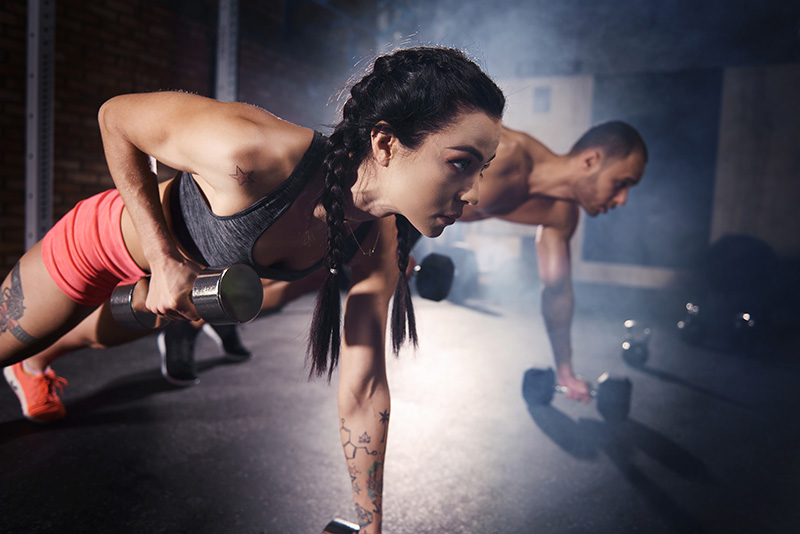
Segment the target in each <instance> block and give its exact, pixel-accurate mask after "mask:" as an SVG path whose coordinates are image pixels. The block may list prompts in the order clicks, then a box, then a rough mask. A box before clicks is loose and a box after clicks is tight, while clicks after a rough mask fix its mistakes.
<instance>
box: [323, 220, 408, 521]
mask: <svg viewBox="0 0 800 534" xmlns="http://www.w3.org/2000/svg"><path fill="white" fill-rule="evenodd" d="M376 226H380V239H381V243H379V250H380V255H378V254H376V255H375V256H373V257H371V258H366V257H363V256H362V255H361V253H360V252H356V255H357V257H356V258H355V261H354V262H353V263H352V264H351V267H352V270H353V275H352V285H351V287H350V291H349V292H348V295H347V299H346V301H345V311H344V333H343V336H342V353H341V363H340V377H339V393H338V398H339V428H340V433H341V438H342V447H343V448H344V454H345V460H346V462H347V469H348V471H349V473H350V480H351V482H352V486H353V501H354V503H355V510H356V515H357V516H358V523H359V525H360V526H361V530H360V531H359V532H361V533H363V534H376V533H380V532H381V521H382V518H383V470H384V458H385V454H386V441H387V436H388V428H389V414H390V410H391V406H390V398H389V385H388V383H387V380H386V367H385V361H384V352H385V343H386V340H385V331H386V321H387V315H388V308H389V300H390V298H391V295H392V293H393V292H394V287H395V284H396V282H397V277H398V268H397V261H396V259H395V258H396V256H395V250H396V246H397V245H396V243H397V241H396V230H395V226H394V217H388V218H386V219H381V220H379V221H378V223H377V224H376ZM376 230H377V229H376V228H374V229H373V231H372V232H370V234H369V235H368V236H367V237H366V238H365V241H366V242H368V243H371V242H372V239H375V237H374V236H375V235H376V234H377V231H376ZM370 260H371V261H370Z"/></svg>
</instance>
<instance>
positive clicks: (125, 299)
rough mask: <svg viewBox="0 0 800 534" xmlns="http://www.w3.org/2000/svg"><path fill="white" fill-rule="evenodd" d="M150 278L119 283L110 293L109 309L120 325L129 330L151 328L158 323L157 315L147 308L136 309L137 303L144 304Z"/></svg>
mask: <svg viewBox="0 0 800 534" xmlns="http://www.w3.org/2000/svg"><path fill="white" fill-rule="evenodd" d="M149 287H150V278H149V277H144V278H141V279H139V280H135V281H127V282H123V283H121V284H119V285H118V286H117V287H116V288H115V289H114V292H113V293H111V299H110V304H111V311H112V314H113V315H114V319H115V320H116V321H117V323H119V325H120V326H122V327H124V328H127V329H129V330H151V329H153V328H155V327H156V325H157V324H158V316H157V315H156V314H154V313H151V312H150V311H149V310H147V309H136V307H135V305H136V304H137V303H139V304H142V305H143V304H144V302H145V300H146V299H147V290H148V288H149Z"/></svg>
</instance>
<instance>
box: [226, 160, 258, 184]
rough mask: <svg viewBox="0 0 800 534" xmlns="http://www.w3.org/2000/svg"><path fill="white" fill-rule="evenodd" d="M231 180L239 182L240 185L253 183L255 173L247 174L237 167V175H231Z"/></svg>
mask: <svg viewBox="0 0 800 534" xmlns="http://www.w3.org/2000/svg"><path fill="white" fill-rule="evenodd" d="M228 176H230V177H231V178H233V179H234V180H236V181H237V182H239V185H244V184H252V183H253V181H254V180H253V171H249V172H245V171H243V170H242V168H241V167H239V166H238V165H237V166H236V174H229V175H228Z"/></svg>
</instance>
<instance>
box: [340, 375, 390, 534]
mask: <svg viewBox="0 0 800 534" xmlns="http://www.w3.org/2000/svg"><path fill="white" fill-rule="evenodd" d="M389 413H390V400H389V390H388V388H386V387H379V388H377V389H376V390H375V391H374V392H373V393H372V394H371V395H369V396H366V397H364V396H361V395H354V394H353V392H352V391H347V390H346V388H340V394H339V433H340V436H341V440H342V448H343V450H344V455H345V461H346V462H347V470H348V472H349V474H350V482H351V484H352V489H353V502H354V505H355V511H356V516H357V518H358V524H359V526H360V527H361V530H360V531H359V532H361V533H362V534H377V533H380V532H381V527H382V525H381V523H382V519H383V472H384V462H385V456H386V441H387V437H388V429H389Z"/></svg>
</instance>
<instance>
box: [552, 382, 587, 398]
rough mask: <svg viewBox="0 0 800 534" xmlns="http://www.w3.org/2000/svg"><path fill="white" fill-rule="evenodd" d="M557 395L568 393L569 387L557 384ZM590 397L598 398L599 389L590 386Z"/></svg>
mask: <svg viewBox="0 0 800 534" xmlns="http://www.w3.org/2000/svg"><path fill="white" fill-rule="evenodd" d="M555 390H556V393H568V392H569V388H568V387H567V386H562V385H561V384H556V386H555ZM589 396H590V397H596V396H597V388H595V387H594V386H589Z"/></svg>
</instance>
